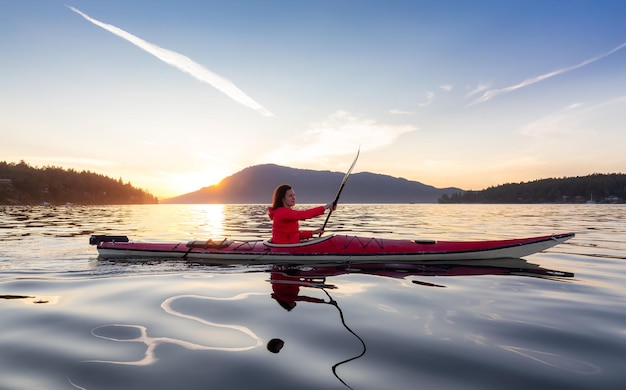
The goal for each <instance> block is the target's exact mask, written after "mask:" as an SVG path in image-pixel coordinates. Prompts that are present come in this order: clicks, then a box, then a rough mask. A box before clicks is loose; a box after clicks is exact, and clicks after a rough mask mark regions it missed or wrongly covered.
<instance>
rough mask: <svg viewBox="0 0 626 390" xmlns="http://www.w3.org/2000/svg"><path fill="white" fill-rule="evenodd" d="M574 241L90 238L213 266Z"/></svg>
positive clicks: (104, 254) (435, 254)
mask: <svg viewBox="0 0 626 390" xmlns="http://www.w3.org/2000/svg"><path fill="white" fill-rule="evenodd" d="M572 237H574V233H562V234H553V235H550V236H540V237H530V238H517V239H506V240H488V241H432V240H409V239H384V238H374V237H358V236H348V235H328V236H324V237H319V238H313V239H311V240H308V241H305V242H301V243H297V244H283V245H280V244H273V243H271V242H269V241H267V240H253V241H240V240H228V239H223V240H217V241H214V240H208V241H190V242H187V243H184V242H178V243H155V242H133V241H130V240H129V239H128V237H126V236H103V235H94V236H91V238H90V239H89V243H90V244H92V245H96V246H97V249H98V254H99V256H100V258H104V259H110V258H129V259H146V258H151V259H155V258H168V259H190V260H206V261H209V262H214V263H224V264H228V263H241V262H255V263H265V264H268V263H292V264H297V263H306V262H316V263H319V262H406V261H434V260H475V259H499V258H521V257H524V256H528V255H531V254H533V253H537V252H541V251H543V250H546V249H548V248H551V247H553V246H555V245H557V244H561V243H563V242H564V241H567V240H569V239H570V238H572Z"/></svg>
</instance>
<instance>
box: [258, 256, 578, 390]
mask: <svg viewBox="0 0 626 390" xmlns="http://www.w3.org/2000/svg"><path fill="white" fill-rule="evenodd" d="M270 272H271V276H270V279H269V282H270V283H271V284H272V294H271V297H272V298H273V299H274V300H276V302H277V303H278V304H279V305H280V306H281V307H282V308H283V309H285V310H287V311H292V310H293V309H294V308H295V307H296V306H297V304H298V303H299V302H308V303H317V304H328V305H332V306H334V307H335V308H336V309H337V311H338V312H339V317H340V320H341V324H342V325H343V326H344V328H345V329H346V330H347V331H348V332H349V333H351V334H352V335H354V337H356V339H357V340H358V341H359V343H360V344H361V346H362V347H361V351H360V353H358V354H357V355H355V356H353V357H351V358H348V359H345V360H343V361H341V362H338V363H336V364H335V365H334V366H332V372H333V375H334V376H335V377H336V378H337V379H338V380H339V381H340V382H341V383H342V384H344V385H345V386H346V387H347V388H350V389H351V388H352V387H350V385H348V384H347V383H346V382H345V381H344V380H343V379H342V378H341V377H340V376H339V373H338V371H337V369H338V368H339V366H341V365H342V364H346V363H348V362H351V361H353V360H356V359H358V358H360V357H362V356H363V355H365V353H366V351H367V346H366V344H365V341H364V340H363V339H362V338H361V337H360V336H359V335H358V334H357V333H355V332H354V331H353V330H352V329H351V328H350V327H349V326H348V325H347V323H346V319H345V317H344V313H343V311H342V309H341V307H340V306H339V305H338V303H337V301H335V300H334V299H333V298H332V296H331V295H330V293H329V292H328V291H327V290H333V289H336V288H337V286H335V285H333V284H329V283H327V278H331V277H335V276H339V275H346V274H367V275H375V276H382V277H389V278H397V279H406V278H407V277H411V276H471V275H517V276H529V277H538V278H547V279H563V278H571V277H573V276H574V274H573V273H570V272H564V271H558V270H552V269H547V268H543V267H541V266H539V265H537V264H531V263H528V262H527V261H526V260H524V259H514V258H508V259H496V260H473V261H472V262H471V263H470V264H468V263H463V262H445V261H437V262H427V263H400V264H387V263H344V264H336V265H293V266H285V265H281V266H274V267H272V269H271V271H270ZM411 282H412V283H413V284H415V285H419V286H426V287H438V288H445V287H446V286H444V285H441V284H435V283H429V282H424V281H420V280H412V281H411ZM303 287H304V288H312V289H321V290H322V291H323V292H324V293H325V294H326V296H327V297H328V300H325V299H321V298H317V297H312V296H307V295H305V293H302V292H301V288H303ZM284 345H285V343H284V341H283V340H281V339H279V338H274V339H272V340H270V341H269V342H268V344H267V349H268V350H269V351H270V352H272V353H279V352H280V350H281V349H282V348H283V347H284Z"/></svg>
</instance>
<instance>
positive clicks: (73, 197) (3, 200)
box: [0, 161, 158, 205]
mask: <svg viewBox="0 0 626 390" xmlns="http://www.w3.org/2000/svg"><path fill="white" fill-rule="evenodd" d="M42 203H49V204H53V205H58V204H67V203H72V204H91V205H104V204H143V203H158V201H157V199H156V198H155V197H154V196H153V195H152V194H150V193H148V192H146V191H144V190H141V189H138V188H135V187H133V186H132V185H131V184H130V183H126V184H124V183H123V182H122V179H119V180H115V179H111V178H109V177H107V176H103V175H100V174H97V173H93V172H89V171H81V172H77V171H74V170H72V169H70V170H65V169H63V168H58V167H43V168H34V167H31V166H30V165H28V164H26V163H25V162H24V161H21V162H20V163H19V164H14V163H7V162H4V161H3V162H0V204H5V205H7V204H15V205H33V204H42Z"/></svg>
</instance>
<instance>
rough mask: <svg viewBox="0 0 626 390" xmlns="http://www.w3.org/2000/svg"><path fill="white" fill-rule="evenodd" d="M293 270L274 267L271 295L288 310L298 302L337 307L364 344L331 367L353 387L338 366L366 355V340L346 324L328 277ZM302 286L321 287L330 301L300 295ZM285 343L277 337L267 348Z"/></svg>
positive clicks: (278, 349) (271, 348) (355, 335)
mask: <svg viewBox="0 0 626 390" xmlns="http://www.w3.org/2000/svg"><path fill="white" fill-rule="evenodd" d="M293 270H295V269H290V268H289V267H284V266H276V267H275V268H273V269H272V273H271V277H270V280H269V281H270V283H271V284H272V295H271V296H272V298H273V299H275V300H276V302H278V304H279V305H280V306H281V307H282V308H283V309H285V310H287V311H291V310H293V309H294V308H295V307H296V305H297V302H309V303H321V304H327V305H331V306H334V307H335V308H336V309H337V311H338V312H339V318H340V320H341V324H342V325H343V327H344V328H345V329H346V330H347V331H348V332H350V333H351V334H352V335H354V337H356V338H357V340H359V342H360V344H361V346H362V350H361V352H360V353H359V354H358V355H356V356H354V357H351V358H348V359H346V360H343V361H341V362H338V363H336V364H335V365H333V366H332V367H331V370H332V372H333V375H334V376H335V377H336V378H337V379H338V380H339V381H340V382H341V383H342V384H344V385H345V386H346V387H348V388H350V389H352V387H350V385H348V384H347V383H346V382H345V381H344V380H343V379H342V378H341V377H340V376H339V374H338V372H337V368H338V367H339V366H341V365H342V364H345V363H348V362H351V361H353V360H356V359H358V358H360V357H361V356H363V355H365V352H366V351H367V346H366V345H365V341H364V340H363V339H362V338H361V337H360V336H359V335H358V334H356V333H355V332H354V331H353V330H352V329H351V328H350V327H349V326H348V324H346V319H345V317H344V314H343V310H341V308H340V307H339V304H338V303H337V301H336V300H335V299H333V297H332V296H331V295H330V293H329V292H328V291H326V290H327V289H335V288H337V286H335V285H332V284H326V277H319V276H313V277H308V276H297V275H296V276H293V275H290V272H291V271H293ZM300 287H307V288H317V289H321V290H322V291H323V292H324V293H325V294H326V296H327V297H328V301H326V300H324V299H321V298H316V297H311V296H307V295H300ZM284 345H285V343H284V341H283V340H281V339H276V338H275V339H272V340H270V342H269V343H268V344H267V349H268V350H269V351H270V352H273V353H278V352H279V351H280V350H281V349H282V348H283V346H284Z"/></svg>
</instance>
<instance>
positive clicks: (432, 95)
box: [418, 92, 435, 107]
mask: <svg viewBox="0 0 626 390" xmlns="http://www.w3.org/2000/svg"><path fill="white" fill-rule="evenodd" d="M434 99H435V93H434V92H427V93H426V101H425V102H424V103H419V104H418V106H420V107H426V106H428V105H430V103H432V102H433V100H434Z"/></svg>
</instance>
